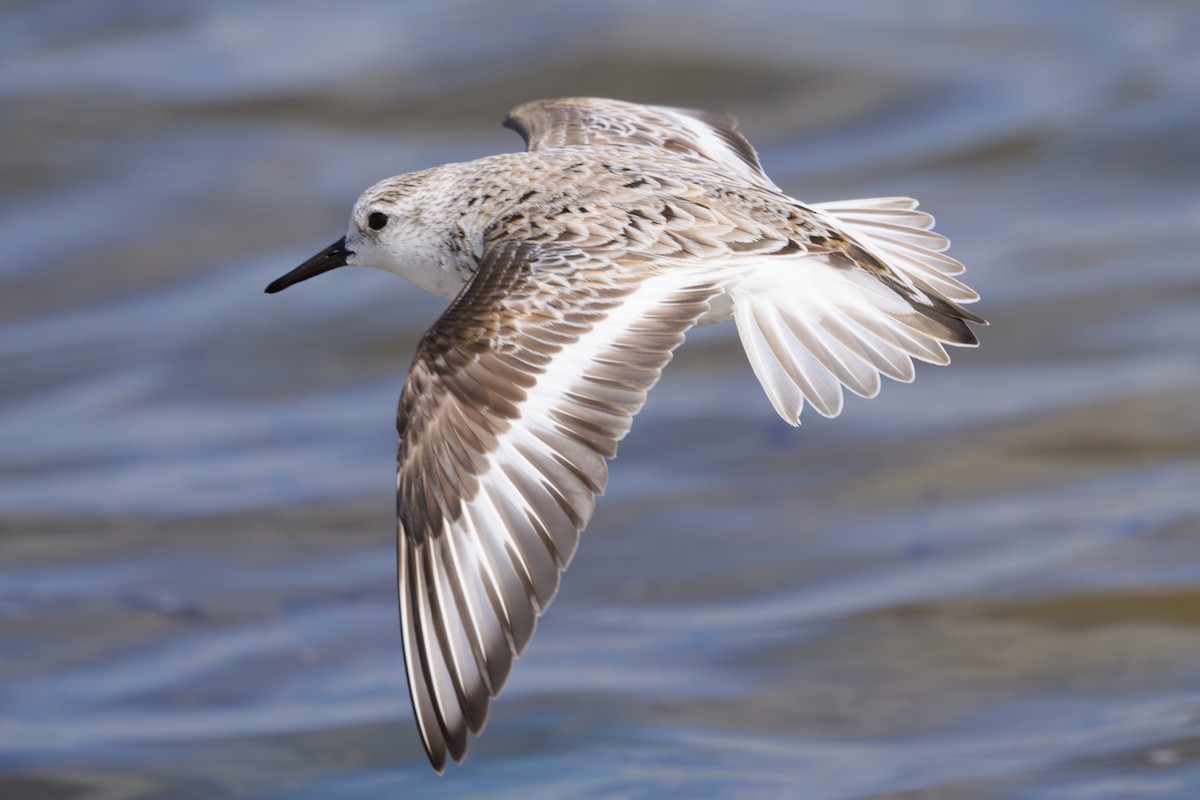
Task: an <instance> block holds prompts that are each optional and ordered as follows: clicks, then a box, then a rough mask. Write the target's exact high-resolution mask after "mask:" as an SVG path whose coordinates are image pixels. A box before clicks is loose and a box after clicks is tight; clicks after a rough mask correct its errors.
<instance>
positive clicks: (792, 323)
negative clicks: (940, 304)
mask: <svg viewBox="0 0 1200 800" xmlns="http://www.w3.org/2000/svg"><path fill="white" fill-rule="evenodd" d="M916 206H917V202H916V201H915V200H912V199H911V198H906V197H890V198H879V199H874V200H848V201H841V202H837V203H824V204H820V205H816V206H813V207H812V208H813V209H815V210H816V211H817V213H818V215H819V216H820V217H821V218H822V219H823V221H825V222H826V223H827V224H828V225H829V226H830V227H831V228H834V229H836V230H838V231H841V232H842V233H843V234H845V235H846V236H847V237H849V238H850V239H852V240H853V241H854V242H856V243H857V244H859V245H860V246H861V247H862V248H863V249H864V250H865V251H866V252H867V253H868V254H869V255H870V256H873V257H874V258H876V259H877V260H878V261H879V262H881V263H882V264H884V265H885V266H886V267H887V268H889V269H890V270H891V271H892V273H893V276H894V277H895V278H896V279H897V282H898V283H899V284H900V285H902V286H904V287H910V288H912V289H914V290H915V292H914V296H913V297H905V296H904V295H902V294H901V293H900V292H898V291H897V290H896V289H895V288H893V287H892V286H889V285H888V284H887V283H886V282H885V281H883V280H880V279H879V278H878V277H877V276H876V275H875V274H874V273H872V272H871V271H870V270H868V269H866V268H861V269H857V268H848V267H847V266H846V264H845V261H844V259H841V257H840V256H835V257H831V256H830V255H829V254H818V255H801V256H797V257H795V258H780V257H776V258H765V259H763V260H762V261H761V262H760V263H759V264H758V266H756V267H754V268H752V269H751V270H750V271H749V272H747V273H746V275H745V276H744V277H743V278H742V279H741V280H740V281H738V282H737V283H736V284H734V285H733V286H731V287H730V288H729V294H730V296H731V298H732V300H733V310H734V319H735V321H736V323H737V327H738V333H739V335H740V336H741V339H742V344H743V346H744V347H745V349H746V355H747V357H748V358H749V360H750V365H751V367H752V368H753V370H754V374H755V375H756V376H757V377H758V380H759V382H760V383H761V384H762V386H763V389H764V391H766V394H767V397H768V398H769V399H770V401H771V404H772V405H773V406H774V407H775V410H776V411H777V412H779V415H780V416H781V417H783V418H784V419H785V420H786V421H787V422H789V423H791V424H793V425H797V424H799V422H800V412H801V411H802V410H803V408H804V403H805V402H806V401H807V402H808V403H809V404H810V405H812V406H813V408H815V409H816V410H817V412H818V413H820V414H822V415H824V416H826V417H833V416H837V415H838V414H839V413H840V412H841V410H842V387H843V386H845V387H846V388H848V389H850V390H851V391H853V392H854V393H855V394H858V395H860V396H862V397H874V396H875V395H876V394H877V393H878V392H879V388H880V380H879V376H880V375H881V374H882V375H886V376H888V377H889V378H893V379H894V380H899V381H904V382H908V381H911V380H912V379H913V374H914V370H913V364H912V359H914V358H916V359H920V360H922V361H927V362H930V363H934V364H946V363H949V360H950V358H949V356H948V355H947V354H946V349H945V347H944V345H946V344H951V345H956V346H971V345H973V344H974V340H973V339H971V338H969V334H967V335H966V336H964V335H963V333H961V332H959V331H956V330H955V329H954V327H953V326H952V325H943V324H942V323H941V322H939V321H937V319H936V318H934V317H931V316H930V309H931V308H932V307H933V303H932V302H931V303H930V304H928V305H929V307H926V306H927V304H926V303H925V302H923V298H924V299H928V300H930V301H947V302H948V303H949V304H950V306H949V307H948V308H950V309H951V311H953V309H954V304H957V303H970V302H973V301H974V300H977V299H978V297H979V296H978V295H977V294H976V293H975V292H974V291H972V290H971V289H970V288H969V287H968V286H966V285H965V284H963V283H961V282H959V281H957V280H955V279H953V278H951V277H949V276H951V275H956V274H958V273H960V272H962V271H963V266H962V264H960V263H959V262H958V261H956V260H954V259H952V258H950V257H949V256H945V255H942V254H941V252H940V251H942V250H945V249H946V247H947V246H949V241H948V240H947V239H946V238H945V237H944V236H942V235H940V234H937V233H934V232H932V231H930V230H929V228H930V227H931V226H932V225H933V217H932V216H930V215H929V214H926V213H925V212H923V211H916V210H915V209H916ZM835 259H841V260H835ZM918 304H919V305H920V306H921V307H920V308H919V307H918ZM960 313H963V314H965V313H966V312H960ZM968 316H969V315H968ZM947 321H948V322H949V321H951V320H950V319H949V318H948V319H947ZM952 321H953V322H954V323H958V320H952Z"/></svg>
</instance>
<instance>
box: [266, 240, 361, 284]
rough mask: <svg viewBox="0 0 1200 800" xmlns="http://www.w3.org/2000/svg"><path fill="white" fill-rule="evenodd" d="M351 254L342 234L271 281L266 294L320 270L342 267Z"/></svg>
mask: <svg viewBox="0 0 1200 800" xmlns="http://www.w3.org/2000/svg"><path fill="white" fill-rule="evenodd" d="M352 255H354V253H352V252H351V251H349V250H347V249H346V237H345V236H343V237H342V238H341V239H338V240H337V241H336V242H334V243H333V244H331V245H329V247H326V248H325V249H324V250H322V251H321V252H319V253H317V254H316V255H315V256H313V257H312V258H310V259H309V260H308V261H305V262H304V263H303V264H301V265H300V266H298V267H296V268H295V269H294V270H292V271H291V272H289V273H288V274H287V275H284V276H283V277H282V278H279V279H278V280H275V281H272V282H271V285H270V286H268V287H267V294H275V293H276V292H282V291H283V290H284V289H286V288H287V287H289V286H291V285H292V284H293V283H299V282H300V281H306V280H308V279H309V278H313V277H316V276H317V275H320V274H321V273H322V272H329V270H331V269H336V268H338V267H344V266H346V259H347V258H349V257H350V256H352Z"/></svg>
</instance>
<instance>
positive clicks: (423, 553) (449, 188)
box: [267, 98, 986, 772]
mask: <svg viewBox="0 0 1200 800" xmlns="http://www.w3.org/2000/svg"><path fill="white" fill-rule="evenodd" d="M504 124H505V125H506V126H507V127H509V128H512V129H514V130H515V131H516V132H517V133H519V134H520V135H521V136H522V137H523V138H524V140H525V145H526V150H525V152H521V153H505V154H501V155H494V156H489V157H487V158H481V159H478V160H476V161H471V162H468V163H460V164H446V165H444V166H440V167H435V168H433V169H427V170H423V171H420V172H413V173H409V174H405V175H399V176H396V177H392V178H388V179H386V180H383V181H380V182H379V183H377V184H375V185H374V186H372V187H370V188H369V189H367V190H366V191H365V192H364V193H363V194H362V196H361V197H359V199H358V201H357V202H356V203H355V205H354V210H353V212H352V214H351V218H350V226H349V229H348V230H347V232H346V235H345V237H343V238H342V239H339V240H338V241H337V242H335V243H334V244H332V245H330V246H329V247H328V248H326V249H325V250H323V251H322V252H320V253H318V254H317V255H315V256H314V257H313V258H311V259H309V260H308V261H306V262H305V263H303V264H302V265H300V266H299V267H297V268H296V269H294V270H292V271H291V272H289V273H288V274H286V275H284V276H283V277H282V278H279V279H278V280H276V281H275V282H273V283H271V284H270V285H269V286H268V287H267V292H270V293H273V292H278V291H280V290H282V289H285V288H287V287H288V286H291V285H292V284H295V283H299V282H300V281H303V280H306V279H308V278H311V277H313V276H315V275H319V274H321V273H323V272H327V271H328V270H331V269H334V268H335V267H341V266H344V265H359V266H368V267H375V268H378V269H383V270H387V271H389V272H394V273H396V274H397V275H401V276H403V277H405V278H407V279H408V280H410V281H412V282H413V283H415V284H416V285H417V286H419V287H421V288H423V289H426V290H428V291H430V292H433V293H434V294H437V295H439V296H441V297H444V298H447V299H451V302H450V305H449V307H448V308H447V309H446V311H445V313H443V314H442V316H441V318H440V319H438V320H437V322H436V323H434V325H433V327H432V328H430V329H429V331H428V332H426V333H425V335H424V336H423V337H422V338H421V340H420V343H419V344H418V345H417V351H416V356H415V359H414V361H413V364H412V367H411V369H410V371H409V374H408V378H407V381H406V383H405V385H404V389H403V392H402V394H401V396H400V403H399V410H398V413H397V419H396V427H397V430H398V431H399V446H398V454H397V480H396V496H397V504H396V505H397V516H398V544H397V575H398V587H399V601H400V622H401V628H402V634H403V642H404V656H405V664H406V669H407V673H408V683H409V688H410V692H411V696H412V705H413V710H414V714H415V717H416V721H417V725H418V727H419V729H420V732H421V738H422V741H423V743H424V746H425V750H426V752H427V754H428V756H429V760H430V762H431V763H432V765H433V767H434V769H436V770H437V771H438V772H442V771H443V770H444V769H445V765H446V759H447V756H449V757H450V758H453V759H454V760H455V761H456V762H461V761H462V759H463V756H464V755H465V753H466V748H467V739H468V733H471V734H478V733H479V732H480V731H481V730H482V729H483V727H484V724H485V723H486V721H487V714H488V707H489V703H490V701H491V699H492V698H493V697H495V696H496V695H497V694H498V693H499V692H500V690H501V688H502V687H503V685H504V683H505V681H506V680H507V678H508V676H509V673H510V672H511V670H512V666H513V661H514V659H516V658H517V656H519V655H520V654H521V652H522V651H523V650H524V649H525V647H526V645H528V644H529V640H530V637H531V636H532V635H533V630H534V626H535V624H536V620H537V618H538V616H539V615H540V614H541V613H542V612H543V611H545V610H546V608H547V606H549V604H550V602H551V600H553V598H554V595H555V593H556V592H557V590H558V585H559V576H560V574H561V573H562V571H563V570H565V569H566V567H567V565H568V564H569V563H570V562H571V558H572V556H573V555H574V553H575V549H576V546H577V545H578V543H579V536H580V533H581V532H582V530H583V528H584V527H585V526H586V525H587V522H588V519H589V518H590V517H591V514H592V509H593V507H594V504H595V498H596V496H597V495H598V494H600V493H601V492H602V491H603V489H604V485H605V482H606V480H607V477H608V464H607V462H608V461H609V460H611V459H612V458H613V457H614V456H615V455H616V453H617V443H618V442H619V441H620V440H621V439H622V438H623V437H624V436H625V434H626V433H628V432H629V428H630V425H631V422H632V419H633V416H634V415H635V414H636V413H637V412H638V410H639V409H641V407H642V404H643V403H644V402H645V400H646V393H647V392H648V391H649V390H650V388H651V387H652V386H654V384H655V382H657V381H658V379H659V376H660V375H661V373H662V370H663V367H664V366H665V365H666V364H667V362H668V361H670V359H671V354H672V352H673V351H674V350H675V348H676V347H678V346H679V345H680V344H681V343H682V342H683V340H684V334H685V333H686V332H687V331H688V330H689V329H690V328H691V327H692V326H694V325H701V324H706V323H713V322H721V321H725V320H729V319H733V321H734V323H735V324H736V327H737V332H738V335H739V336H740V338H741V342H742V345H743V346H744V348H745V351H746V356H747V358H748V359H749V361H750V365H751V367H752V368H753V370H754V374H755V375H756V376H757V378H758V380H759V382H760V383H761V384H762V388H763V390H764V391H765V392H766V395H767V398H768V399H769V400H770V402H771V404H772V405H773V406H774V408H775V410H776V411H777V412H778V413H779V415H780V416H781V417H783V419H784V420H786V421H787V422H789V423H791V424H793V425H795V424H798V423H799V420H800V414H801V410H802V409H803V408H804V406H805V404H806V403H807V404H808V405H811V406H812V407H813V408H814V409H815V410H816V411H817V412H818V413H820V414H822V415H824V416H826V417H833V416H836V415H837V414H838V413H839V412H840V411H841V408H842V389H843V387H845V388H847V389H849V390H850V391H852V392H854V393H855V394H858V395H861V396H863V397H873V396H874V395H875V394H877V393H878V392H879V388H880V375H886V376H887V377H889V378H892V379H894V380H898V381H906V382H907V381H911V380H912V379H913V375H914V372H913V359H918V360H921V361H926V362H931V363H934V364H946V363H948V361H949V358H948V356H947V354H946V347H945V346H946V345H954V346H974V345H976V344H977V339H976V337H975V334H974V333H973V331H972V330H971V328H970V327H969V325H968V323H977V324H986V323H985V322H984V320H983V319H981V318H980V317H978V316H976V315H975V314H973V313H971V312H970V311H967V310H966V309H965V308H964V305H965V304H968V303H971V302H974V301H975V300H977V299H978V295H977V294H976V293H975V292H974V291H972V290H971V289H970V288H968V287H967V286H966V285H964V284H963V283H961V282H960V281H958V280H956V279H955V278H954V277H953V276H955V275H957V274H958V273H960V272H962V271H963V266H962V264H960V263H959V262H958V261H956V260H954V259H953V258H950V257H948V256H946V255H944V254H943V251H944V250H946V248H947V247H948V245H949V242H948V240H947V239H946V238H945V237H943V236H941V235H940V234H937V233H934V232H933V231H932V230H931V228H932V225H933V218H932V217H931V216H929V215H928V214H926V213H924V212H922V211H918V210H917V202H916V201H915V200H912V199H910V198H907V197H887V198H872V199H867V200H848V201H841V202H835V203H802V202H800V201H799V200H796V199H794V198H792V197H790V196H788V195H787V194H785V193H784V192H783V191H782V190H781V189H780V188H779V187H778V186H776V185H775V184H774V183H773V182H772V181H771V179H770V178H768V177H767V175H766V174H765V173H764V172H763V168H762V166H761V165H760V164H759V160H758V156H757V155H756V153H755V151H754V148H753V147H752V146H751V145H750V143H749V142H748V141H747V140H746V139H745V138H744V137H743V136H742V134H741V133H739V132H738V129H737V122H736V120H735V119H734V118H733V117H731V116H728V115H724V114H714V113H709V112H705V111H693V110H686V109H679V108H668V107H660V106H644V105H637V104H634V103H627V102H621V101H617V100H603V99H596V98H570V99H559V100H540V101H535V102H531V103H526V104H524V105H521V106H518V107H517V108H515V109H513V111H512V112H511V113H510V114H509V116H508V118H507V119H506V120H505V122H504Z"/></svg>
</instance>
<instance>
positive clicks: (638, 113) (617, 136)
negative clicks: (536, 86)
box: [504, 97, 777, 188]
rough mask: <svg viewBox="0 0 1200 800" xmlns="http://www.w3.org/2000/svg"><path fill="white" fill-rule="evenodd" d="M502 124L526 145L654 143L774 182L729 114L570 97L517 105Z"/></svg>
mask: <svg viewBox="0 0 1200 800" xmlns="http://www.w3.org/2000/svg"><path fill="white" fill-rule="evenodd" d="M504 126H505V127H506V128H511V129H512V130H514V131H516V132H517V133H519V134H520V135H521V138H522V139H524V140H525V146H526V149H527V150H530V151H534V150H542V149H550V148H557V147H572V146H584V145H621V146H637V147H647V148H655V149H659V150H665V151H668V152H673V153H677V154H686V155H691V156H694V157H697V158H701V159H704V160H707V161H711V162H715V163H717V164H720V165H722V166H724V167H725V168H727V169H730V170H732V171H734V172H736V173H738V174H740V175H742V176H743V177H746V178H748V179H750V180H751V181H752V182H754V183H757V184H760V185H764V186H768V187H771V188H777V187H775V184H774V183H772V182H771V179H770V178H768V177H767V175H766V173H765V172H764V171H763V168H762V165H761V164H760V163H759V161H758V154H757V153H756V152H755V150H754V147H753V145H751V144H750V142H749V140H747V139H746V137H745V136H743V135H742V134H741V133H740V132H739V131H738V122H737V119H736V118H735V117H733V116H731V115H729V114H719V113H714V112H711V111H699V110H693V109H686V108H673V107H669V106H645V105H639V104H637V103H627V102H624V101H621V100H606V99H602V98H595V97H570V98H561V99H556V100H534V101H532V102H529V103H524V104H522V105H519V106H517V107H516V108H514V109H513V110H512V111H510V112H509V114H508V116H507V117H506V118H505V120H504Z"/></svg>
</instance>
